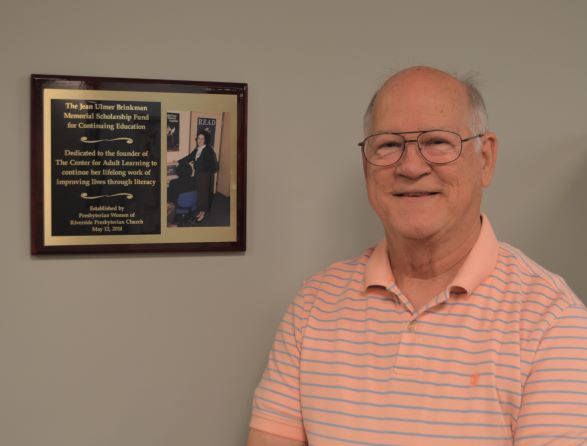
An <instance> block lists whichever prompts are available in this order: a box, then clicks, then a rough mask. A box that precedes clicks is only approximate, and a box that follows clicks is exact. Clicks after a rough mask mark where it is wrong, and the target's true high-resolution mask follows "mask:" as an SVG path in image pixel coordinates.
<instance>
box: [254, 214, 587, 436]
mask: <svg viewBox="0 0 587 446" xmlns="http://www.w3.org/2000/svg"><path fill="white" fill-rule="evenodd" d="M250 426H251V427H252V428H255V429H258V430H261V431H265V432H269V433H272V434H276V435H280V436H283V437H288V438H292V439H297V440H302V441H307V442H308V444H310V445H312V446H323V445H422V444H426V445H427V444H432V445H467V446H470V445H511V444H516V445H538V444H556V445H578V444H587V310H586V308H585V306H584V305H583V303H582V302H581V301H580V300H579V299H578V298H577V297H576V296H575V295H574V294H573V292H572V291H571V290H570V289H569V287H568V286H567V285H566V284H565V282H564V280H563V279H561V278H560V277H559V276H557V275H554V274H552V273H550V272H548V271H546V270H545V269H543V268H541V267H540V266H539V265H537V264H536V263H534V262H533V261H531V260H530V259H528V257H526V256H525V255H524V254H523V253H522V252H520V251H519V250H517V249H515V248H513V247H511V246H509V245H507V244H505V243H499V242H498V241H497V240H496V238H495V236H494V233H493V230H492V228H491V225H490V224H489V221H488V220H487V218H484V220H483V224H482V229H481V233H480V236H479V239H478V240H477V242H476V244H475V246H474V248H473V250H472V251H471V253H470V254H469V256H468V258H467V259H466V261H465V263H464V264H463V266H462V267H461V269H460V271H459V273H458V274H457V276H456V278H455V279H454V281H453V282H452V283H451V285H450V286H449V287H447V289H446V290H445V291H444V292H442V293H440V294H439V295H438V296H436V297H435V298H433V299H432V300H431V301H430V302H429V303H428V304H427V305H426V306H424V307H423V308H421V309H419V310H418V311H415V310H414V307H413V306H412V304H411V303H410V301H409V300H408V299H406V297H405V296H404V295H403V294H402V292H401V291H400V290H399V289H398V287H397V286H396V284H395V281H394V277H393V273H392V270H391V267H390V264H389V260H388V256H387V245H386V243H385V241H383V242H381V243H380V244H379V245H377V246H376V247H375V248H374V249H369V250H367V251H366V252H365V253H364V254H363V255H361V256H360V257H358V258H355V259H352V260H349V261H344V262H339V263H335V264H333V265H331V266H330V267H329V268H328V269H326V270H325V271H323V272H321V273H319V274H316V275H315V276H313V277H311V278H310V279H309V280H307V281H306V282H305V283H304V286H303V287H302V288H301V290H300V292H299V294H298V295H297V296H296V298H295V299H294V301H293V302H292V303H291V304H290V306H289V308H288V310H287V312H286V313H285V315H284V317H283V319H282V321H281V324H280V326H279V329H278V331H277V335H276V338H275V342H274V344H273V347H272V350H271V353H270V355H269V361H268V364H267V368H266V370H265V373H264V375H263V378H262V380H261V382H260V384H259V386H258V387H257V389H256V391H255V396H254V400H253V413H252V418H251V422H250Z"/></svg>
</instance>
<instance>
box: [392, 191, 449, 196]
mask: <svg viewBox="0 0 587 446" xmlns="http://www.w3.org/2000/svg"><path fill="white" fill-rule="evenodd" d="M431 195H438V192H399V193H395V194H393V196H394V197H429V196H431Z"/></svg>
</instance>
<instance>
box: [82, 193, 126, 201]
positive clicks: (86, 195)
mask: <svg viewBox="0 0 587 446" xmlns="http://www.w3.org/2000/svg"><path fill="white" fill-rule="evenodd" d="M80 196H81V197H82V198H83V199H84V200H97V199H98V198H110V197H120V196H124V197H126V199H127V200H132V199H133V198H134V195H133V194H129V193H127V192H121V193H119V194H112V195H95V196H93V197H91V196H89V195H88V194H87V193H86V192H82V193H81V194H80Z"/></svg>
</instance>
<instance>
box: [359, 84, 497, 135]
mask: <svg viewBox="0 0 587 446" xmlns="http://www.w3.org/2000/svg"><path fill="white" fill-rule="evenodd" d="M391 77H393V75H392V76H390V77H389V78H388V79H390V78H391ZM453 77H454V78H455V79H456V80H458V81H459V82H460V83H461V84H463V85H464V87H465V88H466V90H467V95H468V97H469V106H470V107H471V117H470V122H469V127H470V130H471V132H473V134H474V135H480V134H483V133H485V132H486V131H487V109H486V108H485V101H484V100H483V96H481V92H480V91H479V88H478V86H477V76H476V75H475V74H473V73H470V74H467V75H465V76H462V77H460V76H456V75H455V76H453ZM381 88H382V87H379V88H378V89H377V91H376V92H375V94H373V97H372V98H371V101H369V105H368V106H367V110H366V111H365V114H364V116H363V131H364V133H365V136H368V135H369V132H371V125H372V124H373V122H372V121H373V108H374V106H375V100H376V99H377V95H378V94H379V91H380V90H381Z"/></svg>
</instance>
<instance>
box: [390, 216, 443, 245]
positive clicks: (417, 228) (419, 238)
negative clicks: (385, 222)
mask: <svg viewBox="0 0 587 446" xmlns="http://www.w3.org/2000/svg"><path fill="white" fill-rule="evenodd" d="M440 232H441V227H440V225H438V224H435V223H434V222H433V221H429V220H428V221H426V220H424V219H420V221H416V222H413V223H412V224H409V223H407V224H405V225H400V226H395V227H394V228H391V231H390V232H389V235H391V236H392V237H394V238H396V239H400V240H402V239H403V240H405V241H412V242H424V241H426V240H430V239H433V238H434V237H435V236H436V235H437V234H439V233H440Z"/></svg>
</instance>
